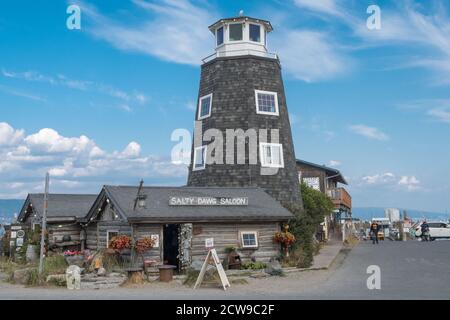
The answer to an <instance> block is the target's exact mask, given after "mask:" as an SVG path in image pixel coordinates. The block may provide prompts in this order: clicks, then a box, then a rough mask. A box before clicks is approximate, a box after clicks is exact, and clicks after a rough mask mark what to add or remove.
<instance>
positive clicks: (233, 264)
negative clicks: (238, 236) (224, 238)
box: [225, 246, 242, 270]
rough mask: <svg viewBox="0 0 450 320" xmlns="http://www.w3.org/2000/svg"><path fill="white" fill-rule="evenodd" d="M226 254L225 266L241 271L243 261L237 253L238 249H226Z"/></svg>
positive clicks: (232, 247) (230, 247)
mask: <svg viewBox="0 0 450 320" xmlns="http://www.w3.org/2000/svg"><path fill="white" fill-rule="evenodd" d="M225 252H226V253H227V256H226V258H225V262H226V263H225V265H226V266H227V268H228V269H237V270H238V269H241V265H242V261H241V257H240V256H239V254H238V253H237V251H236V247H234V246H229V247H226V248H225Z"/></svg>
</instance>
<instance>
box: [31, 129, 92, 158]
mask: <svg viewBox="0 0 450 320" xmlns="http://www.w3.org/2000/svg"><path fill="white" fill-rule="evenodd" d="M25 142H26V144H27V146H28V147H29V148H30V149H31V150H37V151H42V152H46V153H63V152H66V153H70V154H72V153H75V154H80V153H83V152H85V151H87V150H88V151H91V150H92V148H93V147H94V146H95V143H94V142H93V141H92V140H90V139H89V138H88V137H86V136H84V135H82V136H80V137H78V138H66V137H63V136H61V135H60V134H59V133H58V132H57V131H55V130H53V129H49V128H44V129H41V130H39V132H38V133H35V134H32V135H29V136H28V137H26V138H25Z"/></svg>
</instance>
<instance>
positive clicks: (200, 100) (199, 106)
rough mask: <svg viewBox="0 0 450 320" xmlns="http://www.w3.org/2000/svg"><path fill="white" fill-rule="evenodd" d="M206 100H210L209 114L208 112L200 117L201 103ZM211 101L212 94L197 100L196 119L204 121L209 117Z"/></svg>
mask: <svg viewBox="0 0 450 320" xmlns="http://www.w3.org/2000/svg"><path fill="white" fill-rule="evenodd" d="M207 98H210V99H209V112H208V114H207V115H205V116H201V113H202V101H203V100H204V99H207ZM212 100H213V94H212V93H210V94H207V95H206V96H203V97H200V99H199V100H198V112H197V119H198V120H202V119H206V118H209V117H210V116H211V109H212Z"/></svg>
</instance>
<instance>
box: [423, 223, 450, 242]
mask: <svg viewBox="0 0 450 320" xmlns="http://www.w3.org/2000/svg"><path fill="white" fill-rule="evenodd" d="M421 225H422V224H419V225H417V226H416V237H418V238H419V237H420V236H421V235H422V231H421V230H420V226H421ZM428 226H429V227H430V239H431V240H435V239H445V238H450V224H448V223H445V222H429V223H428Z"/></svg>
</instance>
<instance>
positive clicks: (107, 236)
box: [106, 229, 119, 248]
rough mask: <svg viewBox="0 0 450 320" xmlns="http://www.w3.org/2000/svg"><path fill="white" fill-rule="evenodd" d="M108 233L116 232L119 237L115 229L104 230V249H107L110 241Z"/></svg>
mask: <svg viewBox="0 0 450 320" xmlns="http://www.w3.org/2000/svg"><path fill="white" fill-rule="evenodd" d="M110 232H116V233H117V235H119V230H117V229H111V230H106V248H109V240H111V239H109V233H110Z"/></svg>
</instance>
